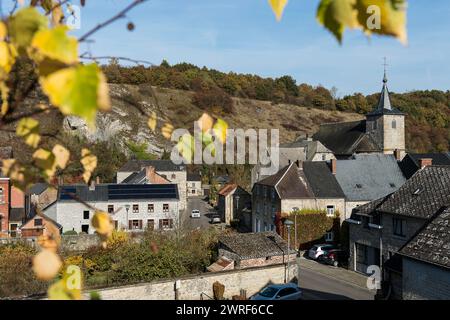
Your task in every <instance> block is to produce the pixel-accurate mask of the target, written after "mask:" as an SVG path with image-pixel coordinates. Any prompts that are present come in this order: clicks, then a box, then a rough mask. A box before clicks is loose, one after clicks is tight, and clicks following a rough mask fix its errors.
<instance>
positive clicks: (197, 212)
mask: <svg viewBox="0 0 450 320" xmlns="http://www.w3.org/2000/svg"><path fill="white" fill-rule="evenodd" d="M191 218H200V210H198V209H194V210H192V212H191Z"/></svg>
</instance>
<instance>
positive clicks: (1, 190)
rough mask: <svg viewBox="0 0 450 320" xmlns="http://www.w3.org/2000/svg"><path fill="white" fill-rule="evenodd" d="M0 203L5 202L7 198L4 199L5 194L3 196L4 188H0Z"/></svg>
mask: <svg viewBox="0 0 450 320" xmlns="http://www.w3.org/2000/svg"><path fill="white" fill-rule="evenodd" d="M0 202H1V203H3V202H5V197H4V194H3V188H0Z"/></svg>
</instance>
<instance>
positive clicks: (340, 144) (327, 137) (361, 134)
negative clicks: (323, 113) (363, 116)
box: [313, 120, 381, 155]
mask: <svg viewBox="0 0 450 320" xmlns="http://www.w3.org/2000/svg"><path fill="white" fill-rule="evenodd" d="M313 138H314V139H315V140H318V141H320V142H321V143H322V144H323V145H324V146H325V147H326V148H328V149H329V150H331V151H333V153H334V154H336V155H352V154H353V153H356V152H379V151H381V149H380V147H378V146H377V144H376V143H375V141H374V140H373V139H372V138H371V137H370V136H369V135H367V134H366V121H365V120H360V121H351V122H333V123H325V124H322V125H320V127H319V131H317V132H316V133H315V134H314V135H313Z"/></svg>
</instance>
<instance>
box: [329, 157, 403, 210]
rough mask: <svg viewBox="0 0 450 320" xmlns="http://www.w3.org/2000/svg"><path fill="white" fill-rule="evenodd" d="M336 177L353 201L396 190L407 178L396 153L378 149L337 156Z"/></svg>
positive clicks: (369, 199)
mask: <svg viewBox="0 0 450 320" xmlns="http://www.w3.org/2000/svg"><path fill="white" fill-rule="evenodd" d="M336 180H337V181H338V183H339V185H340V186H341V188H342V190H343V192H344V194H345V196H346V197H347V199H348V200H350V201H371V200H375V199H379V198H381V197H384V196H386V195H388V194H390V193H392V192H394V191H397V190H398V188H400V187H401V186H402V185H403V184H404V183H405V181H406V179H405V177H404V176H403V173H402V171H401V170H400V167H399V166H398V164H397V160H396V159H395V157H394V156H393V155H387V154H378V153H372V154H356V155H354V156H353V158H352V159H348V160H337V163H336Z"/></svg>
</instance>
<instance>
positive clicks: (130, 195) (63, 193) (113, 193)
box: [58, 184, 178, 202]
mask: <svg viewBox="0 0 450 320" xmlns="http://www.w3.org/2000/svg"><path fill="white" fill-rule="evenodd" d="M71 194H75V195H76V197H77V198H78V199H80V200H83V201H86V202H100V201H109V200H139V199H178V188H177V185H176V184H100V185H96V186H95V189H94V190H90V189H89V186H87V185H65V186H60V187H59V188H58V201H75V200H74V199H73V197H71Z"/></svg>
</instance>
